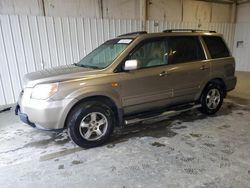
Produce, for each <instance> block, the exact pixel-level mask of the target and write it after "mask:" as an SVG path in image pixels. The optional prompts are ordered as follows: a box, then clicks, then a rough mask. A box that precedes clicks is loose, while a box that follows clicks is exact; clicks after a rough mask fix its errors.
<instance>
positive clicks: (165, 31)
mask: <svg viewBox="0 0 250 188" xmlns="http://www.w3.org/2000/svg"><path fill="white" fill-rule="evenodd" d="M175 31H177V32H192V33H195V32H209V33H216V31H209V30H201V29H167V30H164V31H163V32H164V33H171V32H175Z"/></svg>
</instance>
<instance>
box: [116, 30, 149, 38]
mask: <svg viewBox="0 0 250 188" xmlns="http://www.w3.org/2000/svg"><path fill="white" fill-rule="evenodd" d="M142 34H147V31H136V32H131V33H125V34H122V35H119V36H118V37H124V36H129V35H142Z"/></svg>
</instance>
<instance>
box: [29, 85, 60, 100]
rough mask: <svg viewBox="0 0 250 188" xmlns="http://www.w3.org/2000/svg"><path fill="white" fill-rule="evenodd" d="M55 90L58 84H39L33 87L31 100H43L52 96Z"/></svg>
mask: <svg viewBox="0 0 250 188" xmlns="http://www.w3.org/2000/svg"><path fill="white" fill-rule="evenodd" d="M57 90H58V83H52V84H39V85H36V86H35V87H34V89H33V92H32V95H31V98H33V99H41V100H44V99H47V98H49V97H51V96H52V95H54V94H55V93H56V92H57Z"/></svg>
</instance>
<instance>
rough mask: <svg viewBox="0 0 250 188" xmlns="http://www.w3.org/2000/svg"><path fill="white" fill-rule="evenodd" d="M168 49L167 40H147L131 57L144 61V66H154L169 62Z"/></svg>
mask: <svg viewBox="0 0 250 188" xmlns="http://www.w3.org/2000/svg"><path fill="white" fill-rule="evenodd" d="M166 52H167V50H166V45H165V40H164V39H162V40H157V41H150V42H145V43H144V44H143V45H142V46H140V47H139V48H138V49H136V50H135V51H134V52H133V53H132V55H131V56H130V59H137V60H140V61H141V62H142V67H154V66H159V65H164V64H166V63H167V53H166Z"/></svg>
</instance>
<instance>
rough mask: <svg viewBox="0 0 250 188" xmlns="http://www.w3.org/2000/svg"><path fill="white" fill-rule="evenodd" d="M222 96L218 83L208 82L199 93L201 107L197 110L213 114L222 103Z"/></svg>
mask: <svg viewBox="0 0 250 188" xmlns="http://www.w3.org/2000/svg"><path fill="white" fill-rule="evenodd" d="M223 96H224V94H223V90H222V88H221V87H220V85H218V84H214V83H211V84H209V85H208V86H207V87H206V88H205V89H204V91H203V93H202V95H201V108H200V109H199V110H200V111H201V112H202V113H204V114H207V115H212V114H215V113H216V112H217V111H218V110H219V109H220V107H221V105H222V103H223Z"/></svg>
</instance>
